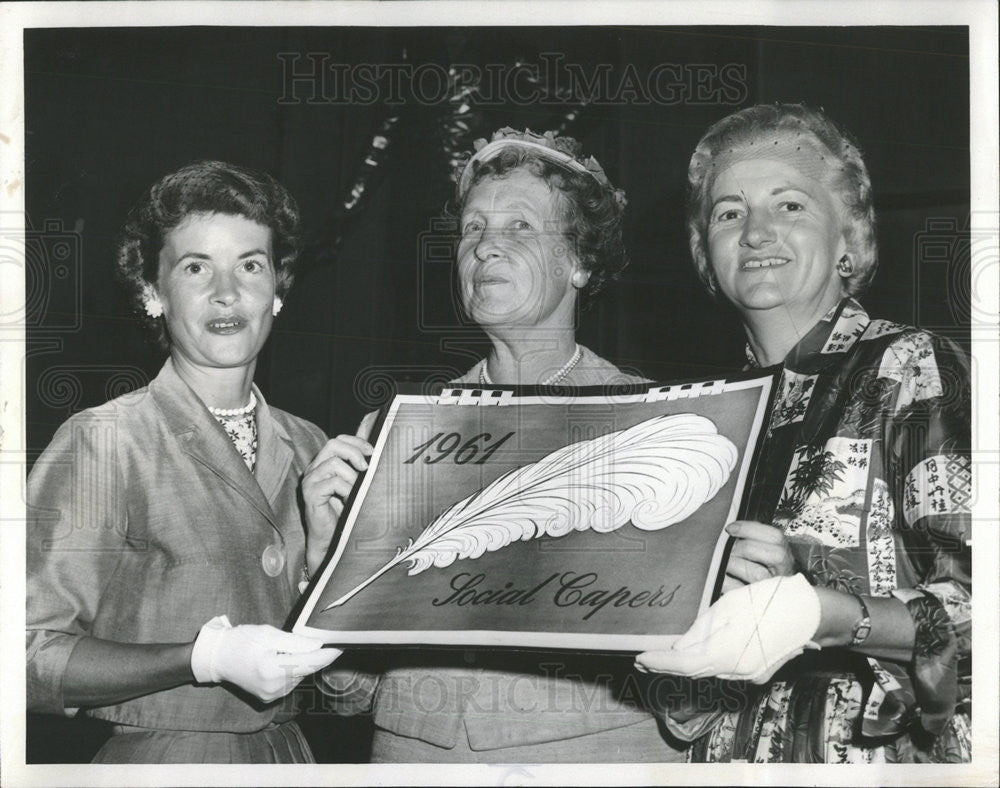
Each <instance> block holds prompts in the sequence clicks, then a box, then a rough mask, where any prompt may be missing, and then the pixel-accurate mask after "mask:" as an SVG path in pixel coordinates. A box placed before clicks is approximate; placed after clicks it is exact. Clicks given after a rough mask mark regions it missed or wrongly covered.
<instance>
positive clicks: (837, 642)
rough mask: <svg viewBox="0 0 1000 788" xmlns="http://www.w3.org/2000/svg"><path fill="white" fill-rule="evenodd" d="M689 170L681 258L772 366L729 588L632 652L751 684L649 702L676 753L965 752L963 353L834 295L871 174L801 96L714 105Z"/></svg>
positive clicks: (867, 247) (853, 244) (853, 292)
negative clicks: (679, 741)
mask: <svg viewBox="0 0 1000 788" xmlns="http://www.w3.org/2000/svg"><path fill="white" fill-rule="evenodd" d="M689 182H690V196H689V202H688V227H689V230H690V242H691V251H692V254H693V256H694V262H695V266H696V267H697V269H698V273H699V275H700V276H701V279H702V281H703V282H704V283H705V285H706V287H707V288H708V289H709V291H710V292H712V293H713V294H721V295H722V296H723V297H724V298H725V299H726V300H727V301H729V302H730V303H731V304H732V305H733V306H735V308H736V310H737V311H738V312H739V314H740V316H741V318H742V320H743V324H744V326H745V328H746V334H747V340H748V344H747V358H748V361H749V363H750V366H752V367H755V366H769V365H774V364H781V365H782V374H781V383H780V388H779V390H778V394H777V397H776V400H775V404H774V410H773V413H772V416H771V423H770V430H769V433H768V435H767V438H766V440H765V443H764V446H763V450H762V455H761V459H760V465H759V467H760V472H759V475H758V477H757V478H756V479H755V480H754V482H753V486H752V492H751V495H752V500H753V501H754V507H755V511H754V516H753V520H752V521H747V522H738V523H735V524H733V525H731V526H730V532H731V533H732V534H733V535H734V536H736V537H737V544H736V546H735V548H734V550H733V558H732V559H731V561H730V563H729V569H728V573H729V578H728V581H727V586H726V588H727V589H728V592H727V593H725V594H724V595H723V596H722V598H721V599H720V600H719V601H718V602H716V604H715V605H713V606H712V607H711V608H710V609H709V610H708V611H707V612H706V613H705V614H703V615H702V616H701V617H699V619H698V620H696V621H695V623H694V624H693V625H692V627H691V629H690V631H688V632H687V633H686V634H685V635H684V636H682V637H681V638H680V639H679V640H677V641H676V643H674V644H673V646H672V648H670V649H669V650H665V651H660V652H649V653H646V654H641V655H639V657H638V658H637V663H638V665H639V666H640V667H641V668H644V669H646V670H648V671H652V672H663V673H671V674H680V675H684V676H689V677H692V678H705V677H718V678H721V679H726V680H744V681H749V682H750V683H749V684H747V685H746V687H745V688H744V687H743V685H730V686H724V687H723V689H724V690H725V693H726V696H727V699H728V700H729V703H728V704H727V705H726V707H725V708H723V707H722V706H720V707H719V709H718V710H717V711H715V712H712V713H705V712H704V711H697V710H696V711H695V712H693V713H688V712H687V711H686V710H678V709H674V710H673V711H672V713H671V714H670V715H668V716H667V717H666V722H667V724H668V727H669V728H670V729H671V730H672V731H673V732H674V733H675V734H677V735H678V736H680V737H682V738H685V739H689V740H695V745H694V747H693V748H692V758H693V760H697V761H702V760H705V761H731V760H732V761H736V760H740V761H751V762H761V761H768V762H775V761H777V762H780V761H786V762H788V761H795V762H814V761H819V762H823V761H826V762H891V761H910V762H912V761H963V760H968V759H969V756H970V748H969V714H970V705H971V693H970V669H971V664H970V663H971V647H970V630H971V619H970V616H971V560H970V547H969V545H970V540H969V536H970V531H969V520H970V515H969V501H970V498H971V491H970V480H971V468H970V457H969V414H970V405H969V379H968V367H967V362H966V359H965V358H964V356H963V354H962V352H961V351H960V350H959V349H958V348H957V347H956V346H955V345H954V344H953V343H951V342H949V341H948V340H946V339H944V338H942V337H938V336H934V335H933V334H930V333H928V332H926V331H922V330H920V329H917V328H913V327H910V326H905V325H900V324H897V323H891V322H888V321H886V320H873V319H871V318H870V317H869V316H868V314H867V313H866V312H865V310H864V309H863V308H862V306H861V304H860V303H858V301H857V300H855V299H856V297H857V296H859V295H860V294H861V293H863V292H864V290H865V288H866V287H867V286H868V284H869V283H870V282H871V280H872V277H873V276H874V274H875V265H876V246H875V216H874V210H873V207H872V192H871V184H870V181H869V177H868V172H867V169H866V167H865V164H864V161H863V159H862V158H861V153H860V152H859V150H858V148H857V146H856V144H855V143H854V142H853V141H852V140H851V138H850V137H849V136H848V135H847V133H846V132H844V131H843V130H842V129H841V128H839V127H838V126H837V125H836V124H835V123H833V121H831V120H830V119H829V118H828V117H827V116H826V115H825V114H823V113H822V112H819V111H816V110H812V109H809V108H807V107H805V106H803V105H799V104H776V105H762V106H755V107H750V108H749V109H745V110H742V111H740V112H737V113H736V114H734V115H731V116H729V117H727V118H724V119H723V120H721V121H719V122H718V123H716V124H715V125H714V126H712V127H711V128H710V129H709V130H708V131H707V132H706V133H705V135H704V136H703V137H702V139H701V141H700V142H699V143H698V146H697V148H696V149H695V152H694V155H693V157H692V159H691V165H690V169H689ZM817 648H819V649H821V650H819V651H817V650H816V649H817ZM803 652H805V653H803ZM720 686H721V685H720ZM739 697H742V703H740V704H738V705H739V708H737V709H734V708H733V706H732V701H733V699H734V698H739Z"/></svg>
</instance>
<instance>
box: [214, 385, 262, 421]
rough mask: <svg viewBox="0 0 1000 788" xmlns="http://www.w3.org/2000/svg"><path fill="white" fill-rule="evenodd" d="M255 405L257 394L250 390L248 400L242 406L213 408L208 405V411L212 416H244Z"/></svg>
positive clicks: (251, 411)
mask: <svg viewBox="0 0 1000 788" xmlns="http://www.w3.org/2000/svg"><path fill="white" fill-rule="evenodd" d="M256 407H257V395H256V394H254V393H253V392H252V391H251V392H250V401H249V402H248V403H247V404H246V405H244V406H243V407H242V408H213V407H212V406H211V405H209V406H208V411H209V413H211V414H212V415H213V416H246V415H247V414H248V413H253V409H254V408H256Z"/></svg>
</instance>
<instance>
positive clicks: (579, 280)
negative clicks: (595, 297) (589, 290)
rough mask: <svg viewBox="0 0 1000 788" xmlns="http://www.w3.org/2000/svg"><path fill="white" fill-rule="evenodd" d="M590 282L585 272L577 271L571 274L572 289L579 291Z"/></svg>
mask: <svg viewBox="0 0 1000 788" xmlns="http://www.w3.org/2000/svg"><path fill="white" fill-rule="evenodd" d="M589 280H590V274H589V273H588V272H587V271H577V272H575V273H574V274H573V287H575V288H577V289H580V288H582V287H583V286H584V285H586V284H587V282H588V281H589Z"/></svg>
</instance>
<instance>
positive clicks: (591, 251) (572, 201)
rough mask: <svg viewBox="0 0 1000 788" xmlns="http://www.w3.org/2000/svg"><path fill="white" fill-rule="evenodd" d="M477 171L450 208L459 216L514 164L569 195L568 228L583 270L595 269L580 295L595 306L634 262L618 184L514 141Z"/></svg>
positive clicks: (564, 222)
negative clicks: (482, 187) (477, 191)
mask: <svg viewBox="0 0 1000 788" xmlns="http://www.w3.org/2000/svg"><path fill="white" fill-rule="evenodd" d="M471 166H472V167H473V175H472V180H471V181H470V183H469V185H468V188H466V190H465V192H464V193H461V194H458V195H457V196H456V200H455V206H454V209H453V210H452V211H449V213H451V214H452V215H453V216H454V218H455V219H456V223H457V220H458V219H459V218H460V217H461V215H462V211H463V210H464V209H465V201H466V200H467V199H468V196H469V192H471V191H472V187H473V186H475V185H476V184H477V183H481V182H482V181H484V180H486V179H487V178H491V177H492V178H504V177H506V176H507V175H509V174H510V173H512V172H513V171H514V170H517V169H521V168H524V169H526V170H527V171H528V172H530V173H531V174H532V175H534V176H536V177H538V178H541V179H542V180H544V181H545V182H546V183H547V184H548V185H549V187H550V188H555V189H557V190H558V193H559V194H560V195H561V196H562V197H563V199H562V200H560V203H561V205H562V214H563V215H562V216H561V217H560V218H561V220H562V221H561V224H562V232H563V235H565V237H566V239H567V241H568V242H569V243H570V245H571V248H572V250H573V252H574V254H575V255H576V257H577V259H578V260H579V261H580V267H581V269H582V270H584V271H587V272H588V273H589V274H590V278H589V279H588V280H587V284H586V285H584V286H583V287H582V288H581V289H580V301H581V304H582V305H583V306H585V307H586V306H589V305H590V304H591V303H592V302H593V300H594V297H595V296H596V295H597V294H598V293H599V292H600V291H601V290H602V289H603V288H604V286H605V285H606V284H607V283H608V282H610V281H612V280H614V279H617V278H618V276H619V274H621V272H622V271H623V270H624V269H625V267H626V266H627V265H628V256H627V255H626V253H625V242H624V238H623V226H624V216H625V206H624V200H623V199H616V196H615V190H614V189H612V188H608V187H605V186H602V185H601V184H600V183H599V182H598V181H597V180H596V179H595V178H594V177H592V176H590V175H587V174H586V173H583V172H576V171H574V170H570V169H567V168H566V167H562V166H560V165H558V164H556V163H554V162H552V161H550V160H549V159H546V158H544V157H542V156H540V155H539V154H537V153H535V152H534V151H533V150H531V149H530V148H524V147H518V146H513V145H512V146H510V147H508V148H505V149H504V150H502V151H501V152H500V153H498V154H497V155H496V156H495V157H493V158H491V159H488V160H487V161H473V162H472V165H471Z"/></svg>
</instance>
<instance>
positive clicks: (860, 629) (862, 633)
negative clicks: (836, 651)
mask: <svg viewBox="0 0 1000 788" xmlns="http://www.w3.org/2000/svg"><path fill="white" fill-rule="evenodd" d="M851 596H853V597H854V598H855V599H857V600H858V604H859V605H861V618H859V619H858V620H857V621H855V622H854V629H852V630H851V643H850V647H851V648H853V647H854V646H860V645H861V644H862V643H864V642H865V641H866V640H867V639H868V636H869V635H870V634H871V632H872V617H871V614H870V613H869V612H868V605H866V604H865V600H864V599H862V598H861V595H860V594H851Z"/></svg>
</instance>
